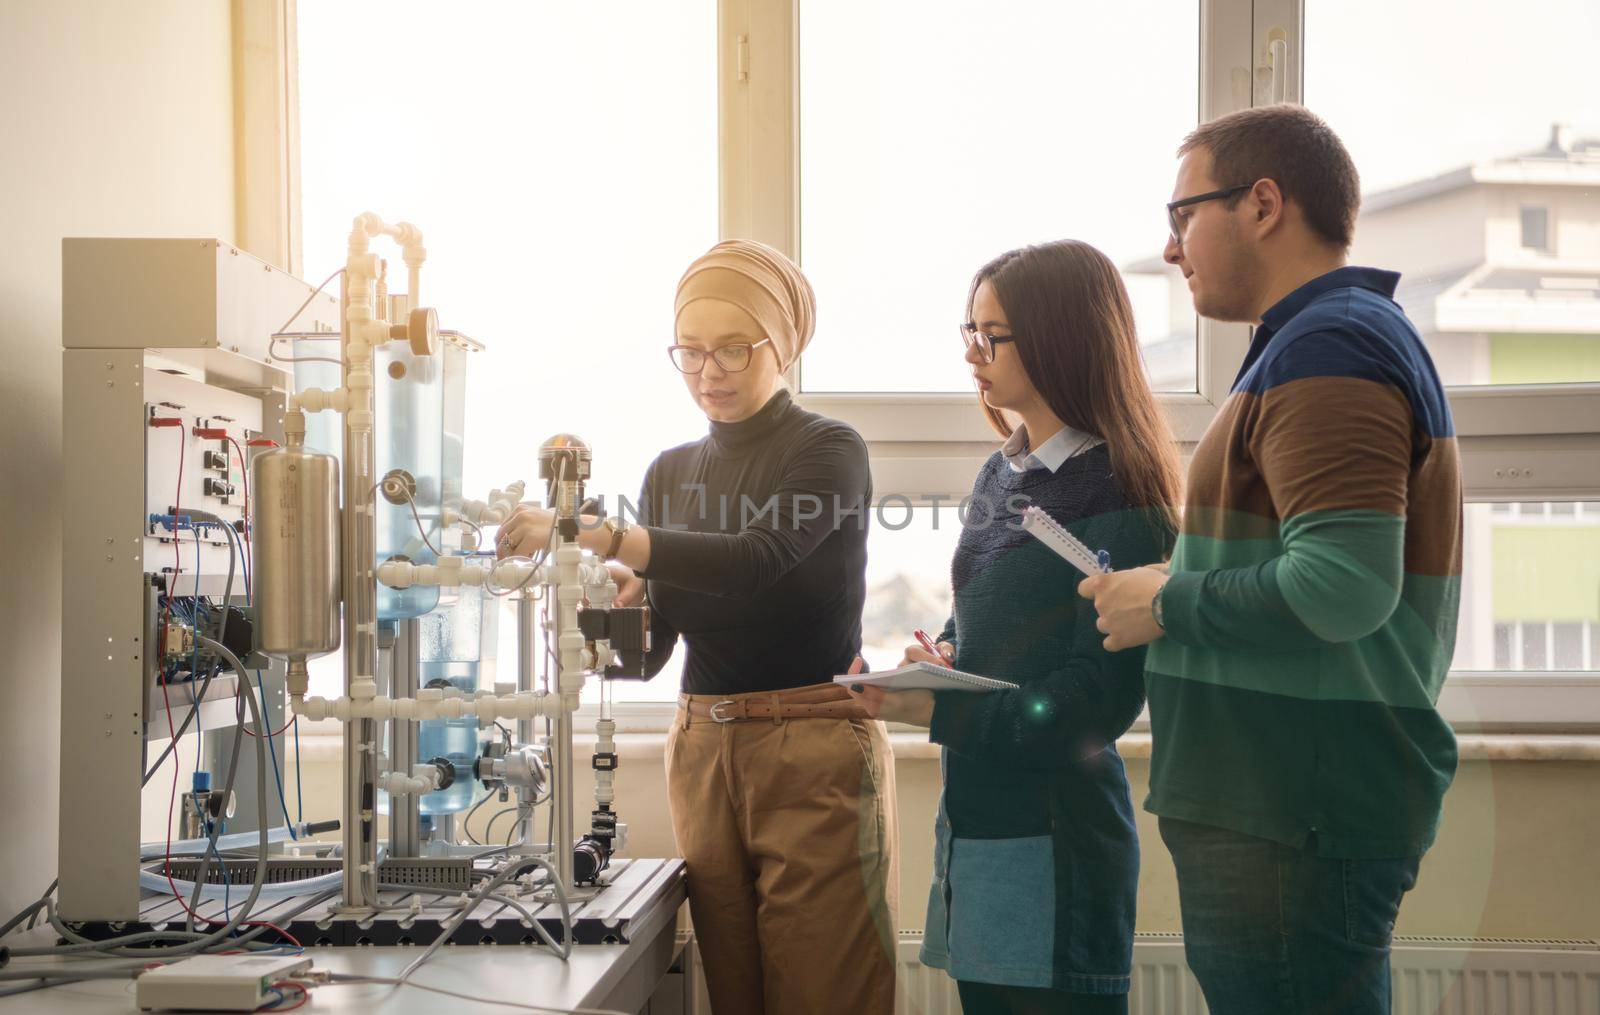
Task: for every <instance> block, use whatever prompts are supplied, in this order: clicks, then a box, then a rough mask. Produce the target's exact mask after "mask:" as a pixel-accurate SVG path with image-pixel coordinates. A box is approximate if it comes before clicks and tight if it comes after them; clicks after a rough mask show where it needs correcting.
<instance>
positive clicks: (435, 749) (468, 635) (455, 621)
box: [417, 554, 500, 814]
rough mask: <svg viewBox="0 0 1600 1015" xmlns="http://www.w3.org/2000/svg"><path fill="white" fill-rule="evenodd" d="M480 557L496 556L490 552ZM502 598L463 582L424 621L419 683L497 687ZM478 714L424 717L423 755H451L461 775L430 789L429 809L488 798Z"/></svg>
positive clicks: (424, 806) (425, 803) (424, 802)
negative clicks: (479, 771) (479, 768)
mask: <svg viewBox="0 0 1600 1015" xmlns="http://www.w3.org/2000/svg"><path fill="white" fill-rule="evenodd" d="M478 556H479V559H485V560H490V561H492V560H493V556H492V555H489V554H482V555H478ZM499 605H500V601H499V600H498V599H496V598H495V597H494V596H492V595H490V594H488V593H487V592H485V591H484V590H483V589H482V588H481V587H475V586H463V587H462V588H461V589H460V591H459V594H458V595H457V597H456V601H455V604H454V605H453V606H451V607H450V608H449V609H441V610H436V611H434V612H433V613H430V614H428V615H427V616H426V617H423V618H422V620H421V621H419V622H418V626H419V631H418V641H419V642H420V647H419V651H418V658H419V660H420V661H421V666H422V672H421V673H420V674H419V675H418V684H419V686H422V687H438V686H441V682H442V683H443V684H448V685H450V686H451V687H456V688H459V689H461V690H462V691H465V692H466V693H467V694H472V693H474V692H475V691H477V690H478V688H480V687H483V688H490V689H492V688H493V687H494V679H495V677H494V671H495V646H496V645H497V643H498V641H499V616H500V611H499ZM485 735H488V734H484V733H480V731H479V729H478V720H476V719H437V720H431V721H429V722H424V723H419V724H418V730H417V758H418V760H419V761H427V760H430V759H433V758H448V759H449V760H450V762H451V763H452V764H454V765H455V766H456V781H455V783H454V785H452V786H450V788H448V789H444V790H440V791H439V792H437V793H429V794H426V795H425V796H423V797H422V798H421V799H420V800H419V801H418V805H419V809H420V810H421V812H422V813H423V814H452V813H455V812H457V811H462V810H465V809H467V808H468V807H471V806H472V805H473V804H475V803H477V802H478V801H479V800H480V799H482V798H483V795H484V793H485V790H484V787H483V783H481V782H479V781H478V780H477V779H475V778H473V776H472V762H473V760H474V759H476V758H477V757H478V755H479V754H480V753H481V748H480V744H481V743H482V737H483V736H485Z"/></svg>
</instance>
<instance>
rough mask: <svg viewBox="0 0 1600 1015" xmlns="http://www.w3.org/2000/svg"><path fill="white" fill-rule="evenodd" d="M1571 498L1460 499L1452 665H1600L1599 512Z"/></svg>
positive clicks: (1480, 667)
mask: <svg viewBox="0 0 1600 1015" xmlns="http://www.w3.org/2000/svg"><path fill="white" fill-rule="evenodd" d="M1572 503H1573V502H1571V501H1567V502H1554V503H1550V504H1548V505H1547V504H1543V503H1541V504H1523V505H1522V512H1521V514H1520V515H1517V516H1510V515H1505V514H1502V513H1499V512H1497V511H1495V510H1494V506H1493V505H1490V504H1468V505H1467V507H1466V514H1465V520H1466V539H1465V543H1466V560H1465V563H1464V566H1463V568H1462V585H1461V615H1460V626H1459V629H1458V632H1457V638H1456V655H1455V660H1454V665H1453V668H1454V669H1457V670H1489V669H1494V670H1547V669H1557V670H1593V669H1597V668H1600V667H1597V666H1596V663H1597V662H1600V660H1597V659H1596V654H1597V650H1600V645H1595V644H1594V643H1593V642H1594V638H1593V634H1594V632H1595V631H1596V630H1597V628H1600V514H1588V513H1583V514H1574V513H1572V512H1571V511H1570V510H1569V509H1570V508H1571V506H1572ZM1547 507H1548V508H1549V510H1546V509H1547Z"/></svg>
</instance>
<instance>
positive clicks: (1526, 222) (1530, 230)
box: [1522, 208, 1550, 250]
mask: <svg viewBox="0 0 1600 1015" xmlns="http://www.w3.org/2000/svg"><path fill="white" fill-rule="evenodd" d="M1549 233H1550V209H1548V208H1524V209H1522V245H1523V247H1525V248H1527V249H1529V250H1549V249H1550V240H1549Z"/></svg>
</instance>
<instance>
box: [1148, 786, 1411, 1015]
mask: <svg viewBox="0 0 1600 1015" xmlns="http://www.w3.org/2000/svg"><path fill="white" fill-rule="evenodd" d="M1161 838H1162V840H1163V841H1165V842H1166V844H1167V850H1168V851H1169V852H1171V854H1172V861H1173V864H1174V865H1175V866H1176V867H1177V869H1178V897H1179V902H1180V904H1181V906H1182V909H1183V940H1184V953H1185V956H1186V957H1187V958H1188V960H1189V968H1190V969H1191V970H1193V971H1194V975H1195V978H1196V979H1198V980H1199V981H1200V989H1201V990H1203V991H1204V992H1205V995H1206V1004H1207V1006H1208V1007H1209V1008H1210V1009H1211V1015H1289V1013H1293V1015H1387V1013H1388V1012H1389V1007H1390V986H1389V939H1390V936H1391V935H1392V934H1393V933H1394V921H1395V917H1396V916H1397V915H1398V914H1399V912H1400V898H1401V896H1403V895H1404V894H1405V893H1406V892H1407V891H1409V890H1410V889H1411V886H1412V885H1414V884H1416V880H1417V866H1418V863H1419V862H1420V861H1421V857H1415V856H1413V857H1404V858H1400V859H1393V860H1389V859H1384V860H1342V859H1338V858H1333V857H1323V856H1318V855H1317V844H1316V838H1315V836H1313V837H1312V838H1311V839H1309V840H1308V841H1307V842H1306V844H1305V846H1304V847H1303V848H1300V849H1295V848H1293V847H1290V846H1285V845H1283V844H1282V843H1278V842H1273V841H1271V840H1269V839H1258V838H1256V837H1254V836H1250V835H1244V834H1242V833H1239V832H1231V831H1228V830H1227V829H1223V828H1214V827H1212V826H1210V825H1197V824H1193V823H1191V822H1187V821H1178V820H1175V819H1172V818H1162V819H1161Z"/></svg>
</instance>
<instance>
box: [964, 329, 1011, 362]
mask: <svg viewBox="0 0 1600 1015" xmlns="http://www.w3.org/2000/svg"><path fill="white" fill-rule="evenodd" d="M1016 337H1017V336H1015V335H996V334H993V333H991V332H987V331H979V330H978V326H977V325H976V324H974V323H973V322H971V321H967V322H965V323H964V324H962V325H961V340H962V341H963V342H965V343H966V345H967V348H968V349H971V348H972V347H973V346H977V347H978V355H979V356H981V357H983V361H984V362H985V363H993V362H994V347H995V346H997V345H999V344H1000V343H1001V342H1012V341H1015V340H1016Z"/></svg>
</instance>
